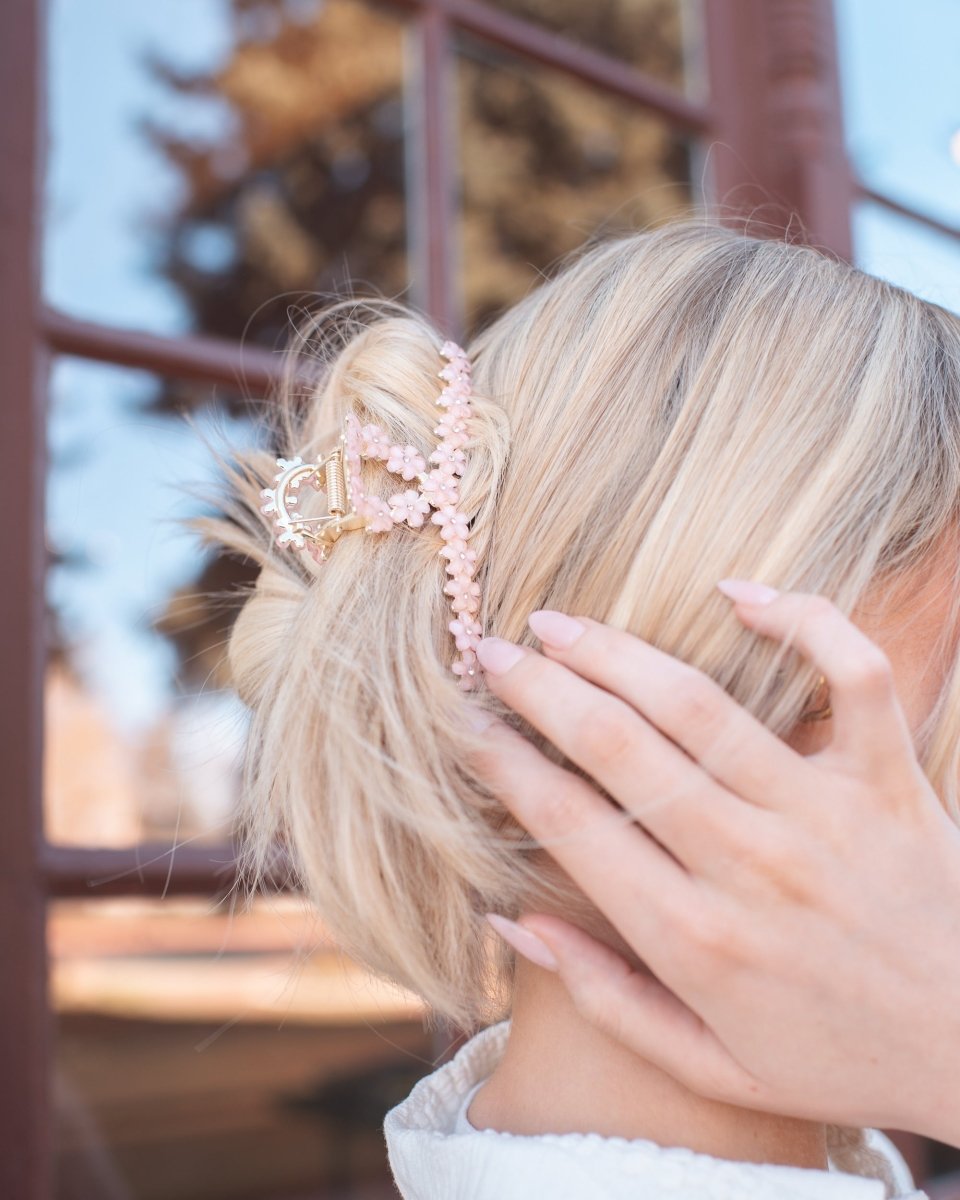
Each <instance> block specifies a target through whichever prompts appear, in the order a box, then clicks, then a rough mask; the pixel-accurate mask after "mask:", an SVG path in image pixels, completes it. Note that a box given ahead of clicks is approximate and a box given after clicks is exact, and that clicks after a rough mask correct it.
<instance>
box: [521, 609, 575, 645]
mask: <svg viewBox="0 0 960 1200" xmlns="http://www.w3.org/2000/svg"><path fill="white" fill-rule="evenodd" d="M527 624H528V625H529V626H530V628H531V629H532V630H533V632H534V633H535V634H536V635H537V637H538V638H539V639H540V641H541V642H546V643H547V645H548V646H555V647H556V648H557V649H558V650H569V649H570V647H571V646H572V645H573V643H574V642H575V641H576V640H577V638H578V637H579V636H580V635H581V634H582V633H583V631H584V630H585V629H586V625H584V624H583V623H582V622H581V621H577V620H576V619H575V618H573V617H568V616H567V614H566V613H562V612H557V611H556V609H553V608H538V609H537V610H536V612H532V613H531V614H530V616H529V617H527Z"/></svg>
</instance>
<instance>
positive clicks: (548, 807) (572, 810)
mask: <svg viewBox="0 0 960 1200" xmlns="http://www.w3.org/2000/svg"><path fill="white" fill-rule="evenodd" d="M534 803H535V804H536V805H537V808H538V809H539V813H540V816H539V821H538V827H539V831H540V833H541V835H542V836H543V837H544V838H554V837H564V836H566V835H567V834H571V833H573V834H576V833H578V832H580V831H581V830H582V829H583V828H584V826H585V821H586V817H585V806H584V804H583V798H582V796H581V795H580V792H579V789H578V788H576V787H574V786H571V785H569V784H563V783H561V784H555V785H554V786H552V787H549V788H546V789H543V790H542V791H541V792H540V794H539V796H536V797H535V798H534Z"/></svg>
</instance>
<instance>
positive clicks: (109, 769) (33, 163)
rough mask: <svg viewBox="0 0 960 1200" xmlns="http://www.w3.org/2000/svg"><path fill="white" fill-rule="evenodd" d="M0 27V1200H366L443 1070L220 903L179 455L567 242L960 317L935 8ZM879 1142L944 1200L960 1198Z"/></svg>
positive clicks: (489, 7)
mask: <svg viewBox="0 0 960 1200" xmlns="http://www.w3.org/2000/svg"><path fill="white" fill-rule="evenodd" d="M0 21H2V23H3V28H2V30H0V97H2V100H3V103H2V104H0V163H2V167H0V171H2V177H0V305H2V309H0V315H2V322H0V326H2V328H0V370H2V371H3V373H4V388H3V400H2V405H0V457H2V465H3V471H4V476H5V482H6V486H7V494H8V496H9V497H10V498H11V499H12V501H13V503H12V506H11V507H9V508H8V513H7V520H6V521H5V522H3V523H0V530H2V532H0V539H2V550H3V562H4V563H5V565H6V573H7V576H8V578H7V580H6V586H5V587H3V588H2V589H0V629H2V633H0V637H2V639H3V641H2V646H3V651H2V653H3V659H2V666H3V671H4V679H5V681H6V683H7V690H6V697H5V700H4V706H3V725H2V733H0V743H2V752H3V761H4V762H5V764H6V768H7V769H6V771H5V773H4V781H3V785H2V786H3V787H4V789H5V795H4V801H5V804H4V812H5V816H6V823H5V836H4V838H3V839H0V947H2V949H3V955H4V960H3V961H4V974H5V986H4V988H3V991H2V995H0V1009H2V1020H0V1039H2V1041H0V1048H2V1061H3V1064H4V1067H3V1073H2V1075H0V1109H2V1119H0V1181H2V1182H3V1184H4V1186H3V1187H2V1189H0V1190H2V1194H3V1195H4V1197H9V1198H10V1200H21V1198H29V1200H54V1198H56V1200H67V1198H69V1200H100V1198H106V1200H173V1198H174V1197H175V1198H177V1200H214V1198H218V1200H228V1198H230V1200H307V1198H310V1200H346V1198H348V1197H349V1198H355V1200H359V1198H363V1200H381V1198H386V1197H389V1196H392V1195H393V1194H394V1193H393V1191H392V1188H391V1185H390V1183H389V1174H388V1171H387V1167H386V1160H385V1154H384V1147H383V1141H382V1135H381V1132H380V1126H381V1122H382V1119H383V1115H384V1113H385V1111H386V1109H387V1108H388V1107H390V1106H391V1105H392V1104H394V1103H395V1102H396V1101H397V1100H399V1099H400V1098H401V1097H402V1096H403V1095H405V1094H406V1092H407V1091H408V1090H409V1088H410V1087H411V1086H412V1084H413V1083H414V1081H415V1080H416V1079H417V1078H419V1077H420V1076H421V1075H423V1074H425V1073H427V1072H428V1071H429V1070H431V1069H432V1067H433V1066H434V1065H435V1064H436V1063H437V1062H438V1061H440V1060H441V1059H442V1058H443V1057H444V1055H445V1054H447V1053H449V1051H450V1048H451V1044H450V1041H449V1039H444V1038H443V1037H439V1036H437V1035H429V1034H427V1033H425V1032H424V1030H423V1027H422V1021H421V1017H422V1013H421V1010H420V1006H419V1004H418V1002H417V1001H416V1000H415V998H413V997H411V996H408V995H406V994H403V993H402V992H399V991H397V990H396V989H391V988H388V987H386V986H385V985H383V984H381V983H377V982H375V981H373V980H371V979H370V978H369V977H368V976H367V975H366V974H365V973H364V972H363V971H362V970H361V969H360V968H359V967H357V966H356V965H354V964H352V963H350V962H349V961H345V960H344V958H343V956H342V955H340V954H338V952H337V950H336V947H335V946H333V945H331V944H330V942H329V940H328V939H327V937H326V936H325V933H324V930H323V929H322V927H321V926H320V925H319V924H318V922H317V921H316V920H315V919H314V918H313V917H312V916H311V914H310V913H309V912H308V911H306V910H305V908H304V906H303V904H302V903H301V901H300V900H299V899H298V898H297V897H296V896H294V895H292V894H289V893H286V892H283V891H278V892H272V893H271V894H269V895H264V896H263V897H262V899H260V900H258V901H257V903H256V904H255V905H254V906H253V907H252V908H250V909H249V910H246V911H241V910H240V906H239V903H238V901H237V898H236V896H235V895H234V894H233V893H232V891H231V888H232V884H233V878H234V877H233V874H232V850H231V824H232V815H233V811H234V803H235V797H236V794H237V787H238V771H239V764H240V756H241V748H242V744H243V737H244V728H245V714H244V710H243V707H242V706H241V705H240V703H239V702H238V701H237V699H236V698H235V697H234V696H233V694H232V693H231V690H230V686H229V679H228V678H227V675H226V672H225V669H224V664H223V661H222V652H223V639H224V637H225V636H226V632H227V628H228V622H229V613H227V612H226V611H224V609H223V608H222V606H218V605H217V604H216V603H214V602H211V601H210V599H209V598H208V597H207V595H206V593H208V592H218V591H221V590H223V589H225V588H230V587H232V586H234V585H235V584H237V583H239V582H242V581H243V580H244V571H243V569H242V568H241V567H239V566H237V565H236V564H229V563H225V562H223V561H216V560H214V559H212V558H210V557H208V555H207V554H206V553H205V552H203V551H202V550H201V548H200V547H199V546H198V544H197V542H196V540H195V539H193V538H192V537H190V536H189V535H188V534H187V533H186V532H185V531H184V530H183V529H182V527H181V526H180V521H181V520H182V518H184V517H187V516H189V515H191V514H193V513H196V512H199V511H202V503H201V502H200V501H198V500H194V499H192V498H191V495H192V493H195V492H196V491H197V490H198V489H201V490H202V488H203V487H204V486H205V485H208V484H209V483H210V482H211V480H212V479H213V478H214V468H213V464H212V462H211V460H210V457H209V454H208V451H207V449H206V448H205V445H204V442H203V439H202V438H201V437H198V436H197V431H199V432H201V433H215V432H216V431H217V430H220V431H225V432H226V433H227V435H228V436H229V437H230V439H231V440H233V441H239V442H243V443H253V442H256V441H257V440H258V438H259V437H260V436H261V433H260V431H261V427H262V422H261V420H260V415H261V414H262V411H263V404H264V402H265V401H266V400H267V398H268V397H269V394H270V389H271V386H272V384H273V383H274V382H275V380H276V378H277V375H278V369H279V361H278V350H279V349H280V347H281V346H282V345H283V343H284V340H285V338H286V336H287V333H288V331H289V326H290V321H291V318H296V316H297V315H298V314H300V313H302V312H303V310H304V307H305V306H307V305H309V304H311V303H312V302H313V300H314V298H315V297H316V294H317V293H322V294H323V295H327V296H329V295H331V294H334V293H341V292H343V291H344V290H346V289H350V290H352V291H353V292H360V293H361V294H372V293H376V294H381V295H388V296H393V297H399V298H404V299H407V300H409V301H411V302H412V303H414V304H417V305H419V306H421V307H422V308H424V309H425V310H426V311H427V312H429V313H430V314H431V315H432V316H433V317H434V318H435V319H436V320H437V321H438V322H440V323H441V325H442V326H443V327H444V328H445V329H446V330H447V331H449V332H450V333H451V334H453V335H455V336H458V337H468V336H469V334H470V333H471V332H472V331H474V330H475V329H477V328H478V327H479V326H481V325H482V324H483V323H485V322H487V321H488V320H489V319H490V318H491V317H493V316H494V315H495V314H497V313H498V312H499V311H500V310H501V309H502V308H503V307H504V306H505V305H508V304H510V303H511V302H512V301H514V300H515V299H517V298H518V297H519V296H521V295H523V294H524V293H525V292H526V291H527V290H528V289H529V288H530V287H531V286H532V285H533V284H535V283H536V281H537V279H538V278H539V276H540V274H541V272H543V271H545V270H548V269H549V268H550V266H551V264H553V263H554V262H555V261H556V260H557V259H558V258H559V257H560V256H562V255H563V254H564V253H566V252H567V251H569V250H571V249H573V248H574V247H575V246H577V245H579V244H580V243H581V242H583V241H584V240H585V239H588V238H591V237H597V236H603V235H605V234H608V233H611V232H618V231H624V230H628V229H635V228H639V227H644V226H647V225H650V224H656V223H659V222H662V221H665V220H669V219H670V218H671V217H675V216H678V215H680V214H682V213H685V212H688V211H691V210H704V209H711V210H717V209H718V208H721V207H722V209H723V210H724V211H726V212H729V213H731V214H732V215H733V214H737V213H739V214H743V213H749V214H752V215H753V217H754V220H755V223H756V230H755V231H756V232H767V233H769V234H770V235H772V236H779V237H782V236H783V235H784V231H787V234H788V236H790V237H791V238H794V239H796V240H807V241H810V242H812V243H814V244H817V245H820V246H823V247H825V248H827V249H829V250H831V251H833V252H834V253H837V254H840V255H842V256H844V257H847V258H849V259H852V260H853V261H854V262H856V263H857V264H859V265H860V266H862V267H864V268H865V269H867V270H868V271H871V272H874V273H876V274H879V275H882V276H884V277H885V278H888V279H891V280H893V281H894V282H897V283H902V284H905V285H907V286H909V287H911V288H913V289H915V290H916V291H918V292H919V293H920V294H921V295H923V296H926V297H928V298H930V299H933V300H936V301H937V302H939V303H941V304H944V305H946V306H948V307H952V308H955V309H957V310H960V70H958V62H960V5H958V4H957V3H956V2H955V0H913V2H912V3H911V4H910V5H905V4H902V3H899V2H898V0H834V2H833V3H830V0H591V2H590V3H588V4H584V3H582V2H581V0H484V2H482V3H481V2H479V0H389V2H386V0H384V2H382V3H379V4H374V3H366V2H364V0H156V2H155V3H153V4H149V5H148V4H130V3H125V2H124V0H47V3H41V2H40V0H5V4H4V7H3V11H2V14H0ZM185 415H188V416H189V417H190V419H191V421H192V422H193V428H191V426H189V425H188V424H186V423H185V421H184V419H183V418H184V416H185ZM24 630H26V631H27V633H26V635H24ZM898 1141H899V1144H900V1145H901V1147H902V1148H903V1149H904V1151H905V1153H906V1154H907V1155H908V1157H909V1158H910V1161H911V1163H912V1165H913V1167H914V1170H915V1173H916V1174H917V1176H918V1179H919V1180H921V1181H927V1187H928V1189H929V1190H930V1193H931V1195H932V1196H933V1197H935V1198H936V1197H939V1198H940V1200H946V1197H948V1196H960V1182H958V1180H957V1179H953V1180H952V1179H951V1178H950V1175H951V1173H952V1172H955V1171H958V1170H960V1155H958V1154H956V1153H952V1152H950V1151H948V1150H947V1149H946V1148H945V1147H940V1146H937V1145H935V1144H933V1143H930V1142H926V1141H924V1140H923V1139H918V1138H912V1137H906V1136H900V1137H899V1138H898Z"/></svg>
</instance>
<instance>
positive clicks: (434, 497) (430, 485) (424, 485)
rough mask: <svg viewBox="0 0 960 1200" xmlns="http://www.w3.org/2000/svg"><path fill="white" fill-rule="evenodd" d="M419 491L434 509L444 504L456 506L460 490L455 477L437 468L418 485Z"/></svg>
mask: <svg viewBox="0 0 960 1200" xmlns="http://www.w3.org/2000/svg"><path fill="white" fill-rule="evenodd" d="M420 490H421V491H422V492H423V494H424V496H426V498H427V499H428V500H429V501H430V503H431V504H432V505H433V507H434V508H441V507H442V506H443V505H444V504H456V503H457V501H458V500H459V499H460V488H459V486H458V484H457V479H456V476H455V475H452V474H450V473H449V472H447V471H443V470H441V469H439V468H437V469H436V470H433V471H431V472H430V474H429V475H428V476H427V477H426V479H424V480H422V481H421V483H420Z"/></svg>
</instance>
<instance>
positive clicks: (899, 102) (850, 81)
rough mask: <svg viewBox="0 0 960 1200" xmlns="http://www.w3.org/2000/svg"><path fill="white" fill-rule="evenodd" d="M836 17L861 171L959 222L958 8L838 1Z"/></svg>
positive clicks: (945, 1) (940, 0)
mask: <svg viewBox="0 0 960 1200" xmlns="http://www.w3.org/2000/svg"><path fill="white" fill-rule="evenodd" d="M836 20H837V37H838V46H839V53H840V70H841V79H842V83H843V107H844V121H845V123H846V130H847V143H848V146H849V148H850V153H851V156H852V158H853V161H854V165H855V167H856V170H857V174H858V175H859V177H860V178H861V179H862V180H863V182H864V183H866V184H867V185H868V187H870V188H872V189H874V190H875V191H878V192H881V193H882V194H884V195H887V196H889V197H890V198H891V199H894V200H897V201H899V202H900V203H901V204H906V205H908V206H910V207H913V208H919V209H921V210H922V211H923V212H925V213H928V214H929V215H930V216H932V217H936V218H939V219H940V220H942V221H946V222H947V223H950V224H954V225H956V227H957V228H958V229H960V137H958V134H960V89H958V86H957V78H958V77H957V46H958V45H960V5H956V4H953V3H951V2H950V0H923V2H922V3H916V4H910V5H890V4H888V5H877V4H875V3H874V2H873V0H838V2H837V5H836Z"/></svg>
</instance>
